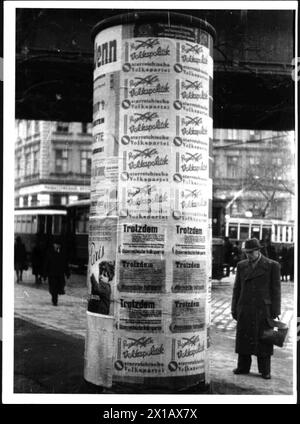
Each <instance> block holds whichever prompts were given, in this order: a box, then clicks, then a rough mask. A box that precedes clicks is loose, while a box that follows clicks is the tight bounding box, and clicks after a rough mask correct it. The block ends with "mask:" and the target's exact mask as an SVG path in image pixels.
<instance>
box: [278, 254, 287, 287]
mask: <svg viewBox="0 0 300 424" xmlns="http://www.w3.org/2000/svg"><path fill="white" fill-rule="evenodd" d="M279 263H280V267H281V269H280V274H281V281H287V279H288V274H289V267H288V249H287V247H286V246H282V247H281V249H280V251H279Z"/></svg>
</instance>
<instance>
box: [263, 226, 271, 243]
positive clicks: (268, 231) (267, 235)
mask: <svg viewBox="0 0 300 424" xmlns="http://www.w3.org/2000/svg"><path fill="white" fill-rule="evenodd" d="M271 232H272V231H271V227H263V229H262V239H263V240H267V239H268V240H271Z"/></svg>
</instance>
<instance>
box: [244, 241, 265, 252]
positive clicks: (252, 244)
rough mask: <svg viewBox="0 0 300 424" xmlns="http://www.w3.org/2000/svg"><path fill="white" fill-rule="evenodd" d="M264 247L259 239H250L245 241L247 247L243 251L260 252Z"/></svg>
mask: <svg viewBox="0 0 300 424" xmlns="http://www.w3.org/2000/svg"><path fill="white" fill-rule="evenodd" d="M261 248H262V246H261V245H260V244H259V241H258V240H257V238H252V239H248V240H246V241H245V245H244V246H243V250H244V251H245V252H253V250H259V249H261Z"/></svg>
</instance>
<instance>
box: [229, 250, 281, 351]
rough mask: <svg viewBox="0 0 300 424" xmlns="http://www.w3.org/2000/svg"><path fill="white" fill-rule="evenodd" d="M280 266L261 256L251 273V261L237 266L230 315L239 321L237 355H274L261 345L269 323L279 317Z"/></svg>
mask: <svg viewBox="0 0 300 424" xmlns="http://www.w3.org/2000/svg"><path fill="white" fill-rule="evenodd" d="M280 303H281V290H280V265H279V263H278V262H275V261H273V260H271V259H268V258H266V257H265V256H263V255H261V257H260V259H259V261H258V263H257V264H256V266H255V268H254V269H252V268H251V265H250V263H249V261H248V259H246V260H243V261H241V262H239V263H238V265H237V273H236V278H235V283H234V288H233V296H232V305H231V311H232V316H233V317H234V318H235V319H236V320H237V330H236V345H235V351H236V353H239V354H244V355H259V356H267V355H272V354H273V345H270V344H266V343H262V342H261V341H260V338H261V335H262V333H263V330H264V329H265V328H270V327H269V325H268V319H270V318H275V317H277V316H278V315H280Z"/></svg>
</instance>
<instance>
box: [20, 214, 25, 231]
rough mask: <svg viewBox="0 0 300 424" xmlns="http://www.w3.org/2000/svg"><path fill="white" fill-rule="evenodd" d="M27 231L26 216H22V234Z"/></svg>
mask: <svg viewBox="0 0 300 424" xmlns="http://www.w3.org/2000/svg"><path fill="white" fill-rule="evenodd" d="M25 229H26V216H22V217H21V228H20V233H25Z"/></svg>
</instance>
